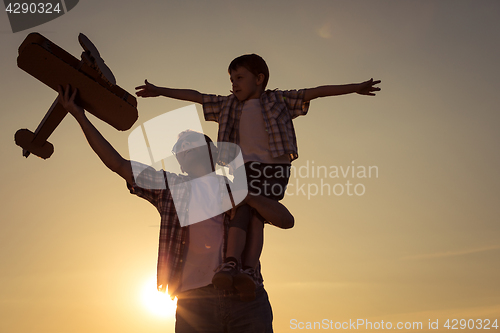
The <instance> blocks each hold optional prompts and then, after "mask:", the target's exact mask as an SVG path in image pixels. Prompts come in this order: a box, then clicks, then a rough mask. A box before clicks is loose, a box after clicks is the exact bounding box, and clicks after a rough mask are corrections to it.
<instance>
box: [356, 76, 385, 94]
mask: <svg viewBox="0 0 500 333" xmlns="http://www.w3.org/2000/svg"><path fill="white" fill-rule="evenodd" d="M380 82H382V81H380V80H377V81H373V79H370V80H368V81H365V82H362V83H360V84H359V85H358V87H357V89H356V92H357V93H358V94H360V95H368V96H375V94H374V93H373V92H374V91H380V88H379V87H374V85H376V84H379V83H380Z"/></svg>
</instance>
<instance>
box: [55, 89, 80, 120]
mask: <svg viewBox="0 0 500 333" xmlns="http://www.w3.org/2000/svg"><path fill="white" fill-rule="evenodd" d="M58 90H59V103H61V105H62V106H63V107H64V108H65V109H66V111H68V112H69V113H71V114H72V115H73V116H74V117H75V118H77V119H78V117H80V116H83V114H84V112H85V111H84V110H83V108H82V107H81V106H79V105H76V104H75V97H76V94H77V92H78V89H75V90H73V93H71V86H70V85H69V84H68V85H67V86H66V89H65V90H63V87H61V86H59V89H58ZM70 94H71V96H70Z"/></svg>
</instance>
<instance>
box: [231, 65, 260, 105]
mask: <svg viewBox="0 0 500 333" xmlns="http://www.w3.org/2000/svg"><path fill="white" fill-rule="evenodd" d="M263 77H264V75H263V74H259V77H257V76H255V75H254V74H253V73H252V72H250V71H249V70H248V69H246V68H245V67H242V66H240V67H238V68H236V69H235V70H232V71H231V73H230V79H231V83H232V85H233V90H232V92H233V94H234V96H236V98H237V99H238V100H239V101H240V102H243V101H246V100H248V99H253V98H260V95H261V94H262V93H263V89H262V82H263V80H264V78H263Z"/></svg>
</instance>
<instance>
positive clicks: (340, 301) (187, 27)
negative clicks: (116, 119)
mask: <svg viewBox="0 0 500 333" xmlns="http://www.w3.org/2000/svg"><path fill="white" fill-rule="evenodd" d="M499 30H500V2H498V1H496V0H482V1H475V0H470V1H451V0H443V1H406V0H402V1H399V0H392V1H379V0H371V1H360V0H352V1H331V0H325V1H316V0H312V1H295V0H287V1H284V0H283V1H272V0H271V1H189V0H187V1H150V0H145V1H129V0H126V1H117V0H113V1H111V0H101V1H97V0H87V1H80V3H79V4H78V5H77V6H76V7H75V8H74V9H73V10H71V11H70V12H68V13H67V14H65V15H63V16H62V17H59V18H57V19H56V20H53V21H50V22H48V23H46V24H44V25H41V26H38V27H35V28H33V29H31V30H27V31H22V32H18V33H15V34H13V33H12V32H11V29H10V26H9V22H8V19H7V15H6V13H5V12H1V13H0V41H1V47H0V73H1V74H0V95H1V101H2V106H1V108H2V111H1V112H0V126H1V130H0V142H1V144H0V153H1V156H2V163H1V164H0V175H1V176H2V182H1V184H2V186H1V189H0V203H1V210H0V267H1V274H0V332H2V333H3V332H6V333H10V332H15V333H28V332H30V333H31V332H37V333H45V332H47V333H49V332H50V333H59V332H61V333H62V332H75V333H80V332H82V333H83V332H96V333H101V332H103V333H104V332H106V333H110V332H120V333H128V332H173V329H174V318H173V315H171V314H170V315H168V316H164V317H160V316H157V315H156V314H154V313H153V312H152V311H150V310H149V309H148V307H147V306H145V305H144V302H143V300H142V298H143V295H144V291H143V289H144V285H145V284H147V283H148V281H150V280H151V278H154V275H155V270H156V255H157V239H158V229H159V216H158V214H157V212H156V210H155V209H154V208H153V207H152V206H151V205H150V204H149V203H148V202H146V201H145V200H141V199H138V198H136V197H134V196H132V195H130V194H129V193H128V190H127V188H126V186H125V183H124V181H123V180H122V179H121V178H120V177H118V176H116V175H114V174H113V173H112V172H110V171H108V170H107V169H106V167H105V166H104V165H102V163H101V162H100V161H99V159H98V158H97V157H96V156H95V155H94V153H93V152H92V151H91V149H90V148H89V147H88V145H87V143H86V141H85V139H84V137H83V134H82V133H81V131H80V129H79V127H78V126H77V124H76V122H75V121H74V119H72V118H71V117H70V116H68V117H67V118H66V119H64V121H63V122H62V123H61V125H60V126H59V127H58V128H57V130H56V131H55V132H54V134H53V135H52V136H51V137H50V139H49V141H50V142H51V143H53V144H54V147H55V152H54V154H53V156H52V157H51V158H50V159H47V160H42V159H39V158H37V157H34V156H30V157H29V158H28V159H25V158H24V157H22V156H21V149H20V148H19V147H17V146H16V145H15V144H14V140H13V137H14V133H15V132H16V131H17V130H18V129H20V128H29V129H31V130H32V131H33V130H35V128H36V126H37V125H38V123H39V122H40V120H41V119H42V117H43V115H44V114H45V112H46V111H47V110H48V108H49V107H50V105H51V103H52V101H53V100H54V98H55V97H56V93H55V92H54V91H52V90H51V89H49V88H47V87H46V86H45V85H44V84H43V83H41V82H39V81H37V80H36V79H34V78H33V77H31V76H30V75H28V74H27V73H25V72H23V71H22V70H20V69H19V68H18V67H17V65H16V57H17V48H18V47H19V45H20V44H21V43H22V41H23V40H24V38H25V37H26V35H27V34H28V33H29V32H32V31H37V32H40V33H41V34H42V35H44V36H45V37H47V38H48V39H50V40H51V41H53V42H54V43H56V44H57V45H59V46H61V47H63V48H64V49H66V50H67V51H68V52H70V53H71V54H73V55H75V56H76V57H78V58H79V55H80V53H81V52H82V50H81V47H80V45H79V44H78V41H77V36H78V33H80V32H83V33H84V34H86V35H87V36H88V37H89V38H90V39H91V40H92V41H93V42H94V44H96V46H97V47H98V49H99V51H100V53H101V56H102V57H103V58H104V60H105V61H106V64H107V65H108V66H109V67H110V68H111V69H112V71H113V73H114V75H115V77H116V79H117V83H118V84H119V85H120V86H121V87H122V88H124V89H125V90H127V91H129V92H130V93H133V91H134V87H135V86H138V85H140V84H142V82H143V81H144V79H145V78H147V79H148V80H149V81H150V82H152V83H154V84H158V85H161V86H167V87H176V88H192V89H196V90H199V91H201V92H206V93H215V94H221V95H224V94H229V90H230V82H229V76H228V74H227V67H228V65H229V63H230V61H231V60H232V59H233V58H235V57H237V56H239V55H241V54H245V53H257V54H260V55H261V56H262V57H263V58H264V59H265V60H266V61H267V64H268V65H269V68H270V80H269V84H268V87H269V88H271V89H274V88H280V89H298V88H307V87H314V86H318V85H324V84H343V83H353V82H361V81H364V80H367V79H370V78H371V77H373V78H374V79H380V80H382V84H381V85H380V86H381V88H382V91H381V92H380V93H378V94H377V96H376V97H365V96H359V95H350V96H340V97H330V98H324V99H320V100H314V101H313V102H312V103H311V106H310V109H309V113H308V115H306V116H305V117H300V118H297V119H295V121H294V124H295V129H296V132H297V136H298V145H299V155H300V157H299V159H298V160H296V161H294V162H293V166H294V168H295V171H296V173H295V175H293V176H292V177H291V179H290V184H291V186H290V188H289V193H288V195H287V196H286V197H285V199H284V200H283V203H284V204H285V205H286V206H287V207H288V208H289V209H290V211H291V212H292V213H293V214H294V216H295V221H296V223H295V227H294V228H293V229H291V230H279V229H274V228H273V227H267V228H266V232H265V246H264V252H263V255H262V265H263V275H264V279H265V286H266V289H267V291H268V293H269V296H270V301H271V304H272V306H273V312H274V327H275V332H291V331H297V330H300V329H299V323H302V324H303V325H304V327H306V326H305V325H307V323H308V322H311V323H314V322H322V321H323V320H324V319H326V320H327V321H328V322H330V321H332V322H333V324H335V323H336V322H339V323H343V322H349V320H351V321H356V320H358V319H359V320H365V321H371V322H372V323H380V322H381V321H382V320H383V321H384V323H387V322H391V323H392V325H393V326H394V327H395V326H396V324H397V323H398V322H401V323H407V322H411V323H412V322H421V323H422V324H423V331H425V329H427V328H428V325H429V321H431V322H435V321H436V320H439V330H438V331H443V332H444V331H447V329H446V328H445V327H443V325H444V324H445V322H446V320H447V319H450V320H452V319H457V320H460V319H465V320H468V319H474V320H477V319H482V320H483V323H485V322H484V321H485V320H486V319H489V320H491V322H492V323H493V321H494V320H495V319H498V320H499V321H500V302H499V299H500V287H499V284H498V281H499V280H500V265H498V262H499V259H500V242H499V239H500V226H499V222H500V220H499V218H498V216H499V213H500V209H499V208H498V207H499V206H498V202H499V199H500V196H499V190H500V177H499V172H498V171H499V170H500V154H499V149H498V145H499V143H500V114H499V112H498V109H499V105H500V97H499V96H500V94H499V91H500V83H499V82H500V81H499V79H498V78H499V77H500V66H499V65H498V59H499V58H500V46H499V43H498V32H499ZM138 102H139V105H138V110H139V120H138V121H137V123H136V124H135V125H134V127H133V128H132V129H131V130H130V131H128V132H119V131H116V130H114V129H113V128H111V127H110V126H109V125H107V124H105V123H103V122H101V121H99V120H97V119H95V118H92V119H93V120H94V124H95V125H96V126H97V127H98V128H99V130H101V132H102V133H103V135H104V136H105V137H106V138H107V139H108V140H109V141H110V142H111V143H112V144H113V145H114V146H115V148H116V149H117V150H118V151H119V152H121V153H122V154H123V155H124V156H125V157H127V156H128V148H127V139H128V134H129V133H130V132H131V131H132V130H133V129H134V128H135V127H136V126H139V125H140V124H142V123H143V122H145V121H147V120H148V119H151V118H154V117H156V116H158V115H161V114H163V113H165V112H167V111H171V110H175V109H177V108H179V107H182V106H186V105H189V103H186V102H180V101H175V100H170V99H166V98H156V99H147V100H146V99H140V100H138ZM197 109H198V111H199V113H200V114H201V107H200V106H197ZM202 125H203V127H204V130H205V132H206V133H207V134H208V135H210V136H211V137H212V138H215V137H216V130H217V126H216V124H215V123H205V122H204V123H202ZM370 166H371V167H372V174H371V178H370V177H368V176H369V174H368V168H369V167H370ZM301 167H302V169H301ZM318 167H320V168H323V170H324V169H325V168H326V169H327V170H329V173H328V174H327V175H325V174H324V173H323V174H321V175H320V176H319V177H318V175H317V168H318ZM347 168H349V170H347ZM352 168H355V170H356V172H355V173H354V177H353V174H352ZM363 168H366V170H367V172H366V178H362V177H361V176H362V175H363V173H358V172H359V171H360V170H362V169H363ZM313 170H314V171H315V175H314V176H313V175H312V171H313ZM335 170H338V173H337V175H338V177H337V178H335V177H334V176H335V173H331V172H332V171H335ZM307 171H309V174H307ZM342 171H344V173H345V176H344V174H342ZM375 171H377V172H375ZM301 172H302V173H301ZM306 176H307V177H306ZM347 182H349V184H350V185H348V184H347ZM337 184H338V185H337ZM301 186H302V187H301ZM355 186H357V187H355ZM328 187H330V190H331V189H332V188H334V189H335V190H336V192H335V193H332V192H330V194H328ZM322 189H323V193H321V190H322ZM340 189H344V192H343V193H341V194H340ZM348 189H349V191H350V192H348ZM355 190H357V192H355ZM315 191H316V192H315ZM349 193H350V194H352V195H349ZM337 194H340V195H337ZM475 323H476V325H477V322H475ZM450 324H451V323H450ZM294 325H297V327H296V328H295V329H294ZM456 327H459V325H458V326H456ZM363 328H364V326H363ZM317 330H320V329H319V328H318V329H317ZM360 330H361V329H360ZM367 331H372V330H367ZM405 331H413V330H411V329H409V330H405ZM415 331H422V330H415ZM434 331H436V330H434ZM469 331H470V330H469Z"/></svg>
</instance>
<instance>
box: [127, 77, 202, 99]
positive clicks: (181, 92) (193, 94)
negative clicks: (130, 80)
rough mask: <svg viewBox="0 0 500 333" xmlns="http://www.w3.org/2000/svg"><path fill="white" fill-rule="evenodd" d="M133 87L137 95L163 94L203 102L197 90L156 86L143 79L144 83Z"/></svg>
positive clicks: (154, 95) (155, 95)
mask: <svg viewBox="0 0 500 333" xmlns="http://www.w3.org/2000/svg"><path fill="white" fill-rule="evenodd" d="M135 89H136V90H139V91H136V92H135V94H136V95H137V96H139V97H157V96H165V97H170V98H174V99H180V100H183V101H189V102H194V103H199V104H202V103H203V98H202V95H201V93H200V92H199V91H196V90H191V89H172V88H164V87H158V86H155V85H154V84H151V83H149V82H148V80H145V81H144V85H142V86H138V87H135Z"/></svg>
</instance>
